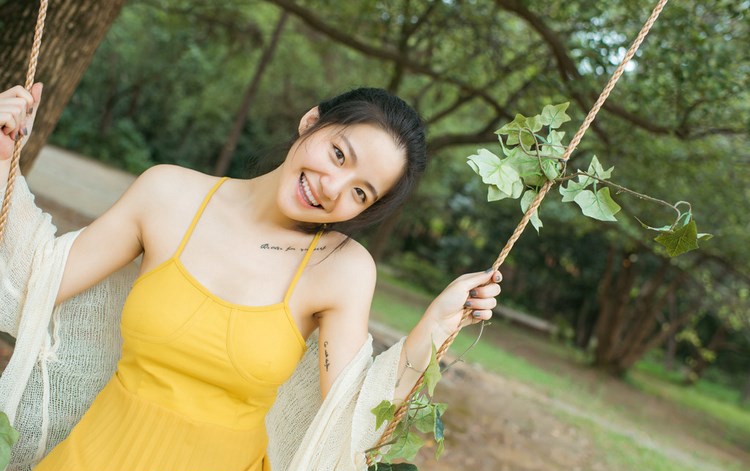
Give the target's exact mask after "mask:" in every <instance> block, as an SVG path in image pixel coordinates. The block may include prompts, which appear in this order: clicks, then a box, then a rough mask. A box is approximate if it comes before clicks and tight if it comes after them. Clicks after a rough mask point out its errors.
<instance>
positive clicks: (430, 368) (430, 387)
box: [424, 344, 443, 396]
mask: <svg viewBox="0 0 750 471" xmlns="http://www.w3.org/2000/svg"><path fill="white" fill-rule="evenodd" d="M442 376H443V375H442V374H441V373H440V365H439V364H438V361H437V350H436V349H435V345H434V344H433V345H432V355H430V364H429V365H427V369H426V370H425V372H424V382H425V384H426V385H427V391H428V392H429V393H430V396H432V393H433V392H434V391H435V386H436V385H437V383H438V381H440V378H441V377H442Z"/></svg>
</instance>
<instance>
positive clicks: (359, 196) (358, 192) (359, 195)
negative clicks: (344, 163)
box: [354, 188, 367, 203]
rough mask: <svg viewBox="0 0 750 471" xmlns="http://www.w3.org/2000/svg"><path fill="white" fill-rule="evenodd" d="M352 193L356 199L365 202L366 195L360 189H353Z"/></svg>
mask: <svg viewBox="0 0 750 471" xmlns="http://www.w3.org/2000/svg"><path fill="white" fill-rule="evenodd" d="M354 191H355V192H356V193H357V197H358V198H359V200H360V201H361V202H362V203H364V202H365V201H367V194H366V193H365V192H364V191H363V190H362V188H355V189H354Z"/></svg>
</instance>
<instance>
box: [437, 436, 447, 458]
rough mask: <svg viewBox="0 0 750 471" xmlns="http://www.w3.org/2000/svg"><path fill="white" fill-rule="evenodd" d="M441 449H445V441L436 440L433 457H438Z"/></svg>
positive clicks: (441, 452) (441, 451)
mask: <svg viewBox="0 0 750 471" xmlns="http://www.w3.org/2000/svg"><path fill="white" fill-rule="evenodd" d="M443 451H445V442H444V441H443V440H440V441H439V442H437V447H436V448H435V459H439V458H440V455H442V454H443Z"/></svg>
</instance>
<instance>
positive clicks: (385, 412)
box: [371, 399, 396, 429]
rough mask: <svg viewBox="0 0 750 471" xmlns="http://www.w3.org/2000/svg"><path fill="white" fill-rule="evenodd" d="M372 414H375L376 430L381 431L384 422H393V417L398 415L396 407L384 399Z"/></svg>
mask: <svg viewBox="0 0 750 471" xmlns="http://www.w3.org/2000/svg"><path fill="white" fill-rule="evenodd" d="M371 412H372V413H373V414H375V429H379V428H380V426H381V425H382V424H383V422H390V421H391V420H393V416H394V414H395V413H396V405H395V404H393V403H392V402H391V401H388V400H385V399H384V400H382V401H381V402H380V404H378V405H377V406H375V407H374V408H373V409H372V410H371Z"/></svg>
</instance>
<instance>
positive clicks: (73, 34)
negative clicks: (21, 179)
mask: <svg viewBox="0 0 750 471" xmlns="http://www.w3.org/2000/svg"><path fill="white" fill-rule="evenodd" d="M124 3H125V0H56V1H53V2H50V5H49V10H48V12H47V20H46V25H45V28H44V36H43V38H42V49H41V52H40V54H39V66H38V69H37V73H36V81H41V82H44V98H43V100H42V105H41V109H40V111H39V113H38V115H37V119H36V123H35V125H34V132H33V135H32V137H31V139H30V141H29V143H28V144H27V145H26V148H25V149H24V153H23V158H22V159H21V170H22V171H23V172H25V173H28V172H29V170H30V169H31V166H32V164H33V162H34V159H36V156H37V154H38V153H39V150H41V148H42V146H43V145H44V143H45V142H46V141H47V138H48V137H49V135H50V134H51V133H52V130H53V129H54V127H55V124H56V123H57V121H58V119H59V118H60V114H61V113H62V111H63V108H65V105H66V104H67V103H68V100H69V99H70V97H71V95H72V94H73V92H74V91H75V88H76V87H77V86H78V82H79V81H80V80H81V77H82V76H83V73H84V72H85V71H86V68H87V67H88V66H89V63H90V62H91V59H92V58H93V56H94V52H95V51H96V48H97V46H98V45H99V43H100V42H101V40H102V38H103V37H104V34H105V33H106V32H107V30H108V29H109V27H110V25H111V24H112V22H113V21H114V19H115V18H116V17H117V15H118V14H119V13H120V10H121V8H122V5H123V4H124ZM38 8H39V2H37V1H34V2H30V1H25V2H19V1H18V0H0V64H2V67H0V88H1V89H3V90H5V89H7V88H10V87H11V86H13V85H16V84H23V83H24V82H25V77H26V69H27V67H28V60H29V59H28V58H29V51H30V50H31V42H32V40H33V34H34V26H35V24H36V18H37V14H38Z"/></svg>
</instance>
